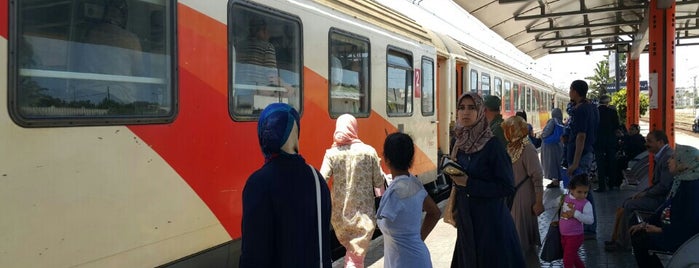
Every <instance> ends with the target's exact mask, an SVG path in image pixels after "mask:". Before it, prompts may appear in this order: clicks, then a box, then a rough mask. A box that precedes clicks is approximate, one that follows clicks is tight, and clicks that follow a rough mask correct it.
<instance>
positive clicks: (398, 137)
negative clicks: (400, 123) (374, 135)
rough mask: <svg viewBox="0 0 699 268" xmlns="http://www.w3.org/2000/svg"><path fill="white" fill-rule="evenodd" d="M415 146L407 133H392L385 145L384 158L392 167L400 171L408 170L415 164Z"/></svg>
mask: <svg viewBox="0 0 699 268" xmlns="http://www.w3.org/2000/svg"><path fill="white" fill-rule="evenodd" d="M414 155H415V146H414V145H413V139H412V138H410V136H408V135H407V134H405V133H400V132H396V133H392V134H390V135H388V136H387V137H386V140H385V141H384V143H383V156H384V157H385V158H386V159H388V161H389V162H390V165H391V166H392V167H393V168H395V169H399V170H408V169H410V166H411V165H412V164H413V156H414Z"/></svg>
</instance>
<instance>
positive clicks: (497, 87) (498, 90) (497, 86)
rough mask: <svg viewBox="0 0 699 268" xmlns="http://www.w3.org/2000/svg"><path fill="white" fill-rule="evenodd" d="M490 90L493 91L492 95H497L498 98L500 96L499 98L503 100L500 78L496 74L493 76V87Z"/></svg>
mask: <svg viewBox="0 0 699 268" xmlns="http://www.w3.org/2000/svg"><path fill="white" fill-rule="evenodd" d="M491 91H492V92H494V93H495V94H494V95H495V96H497V97H498V98H500V100H503V96H502V94H503V93H502V78H500V77H498V76H493V89H492V90H491Z"/></svg>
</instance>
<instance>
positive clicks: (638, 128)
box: [629, 124, 641, 131]
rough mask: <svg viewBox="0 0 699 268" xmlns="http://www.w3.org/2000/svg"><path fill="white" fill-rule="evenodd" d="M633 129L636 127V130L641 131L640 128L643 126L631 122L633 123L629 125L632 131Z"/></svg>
mask: <svg viewBox="0 0 699 268" xmlns="http://www.w3.org/2000/svg"><path fill="white" fill-rule="evenodd" d="M632 129H635V130H638V131H640V130H641V126H639V125H638V124H631V125H630V126H629V131H631V130H632Z"/></svg>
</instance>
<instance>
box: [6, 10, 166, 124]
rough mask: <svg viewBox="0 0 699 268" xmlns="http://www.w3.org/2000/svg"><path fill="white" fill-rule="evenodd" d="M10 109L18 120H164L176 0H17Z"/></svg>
mask: <svg viewBox="0 0 699 268" xmlns="http://www.w3.org/2000/svg"><path fill="white" fill-rule="evenodd" d="M14 3H16V4H15V5H10V6H11V7H13V10H12V11H11V12H10V14H11V21H12V22H11V23H10V24H11V25H16V27H15V28H13V30H15V32H13V33H10V36H13V37H15V38H14V39H11V40H10V53H9V55H11V56H10V59H9V61H10V68H9V74H10V75H9V79H10V91H9V97H10V100H9V103H10V114H11V116H12V118H13V119H14V121H15V122H16V123H17V124H19V125H21V126H25V127H38V126H77V125H115V124H147V123H167V122H171V121H172V120H173V119H174V117H175V114H176V96H177V94H176V86H175V84H176V75H175V73H174V71H173V69H174V68H173V66H175V65H176V64H177V63H176V62H175V59H176V57H175V52H176V50H175V39H174V33H175V29H174V27H175V24H174V10H175V8H176V6H175V1H165V0H163V1H140V0H110V1H89V2H88V1H78V0H75V1H60V2H56V1H53V0H35V1H16V2H14Z"/></svg>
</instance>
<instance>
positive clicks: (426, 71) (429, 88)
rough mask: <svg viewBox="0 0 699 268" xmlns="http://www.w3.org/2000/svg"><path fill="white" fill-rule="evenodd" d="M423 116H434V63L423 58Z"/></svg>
mask: <svg viewBox="0 0 699 268" xmlns="http://www.w3.org/2000/svg"><path fill="white" fill-rule="evenodd" d="M421 93H422V95H421V96H420V100H421V101H422V102H421V104H422V105H421V107H422V115H425V116H427V115H433V114H434V61H432V59H430V58H424V57H423V58H422V92H421Z"/></svg>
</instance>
